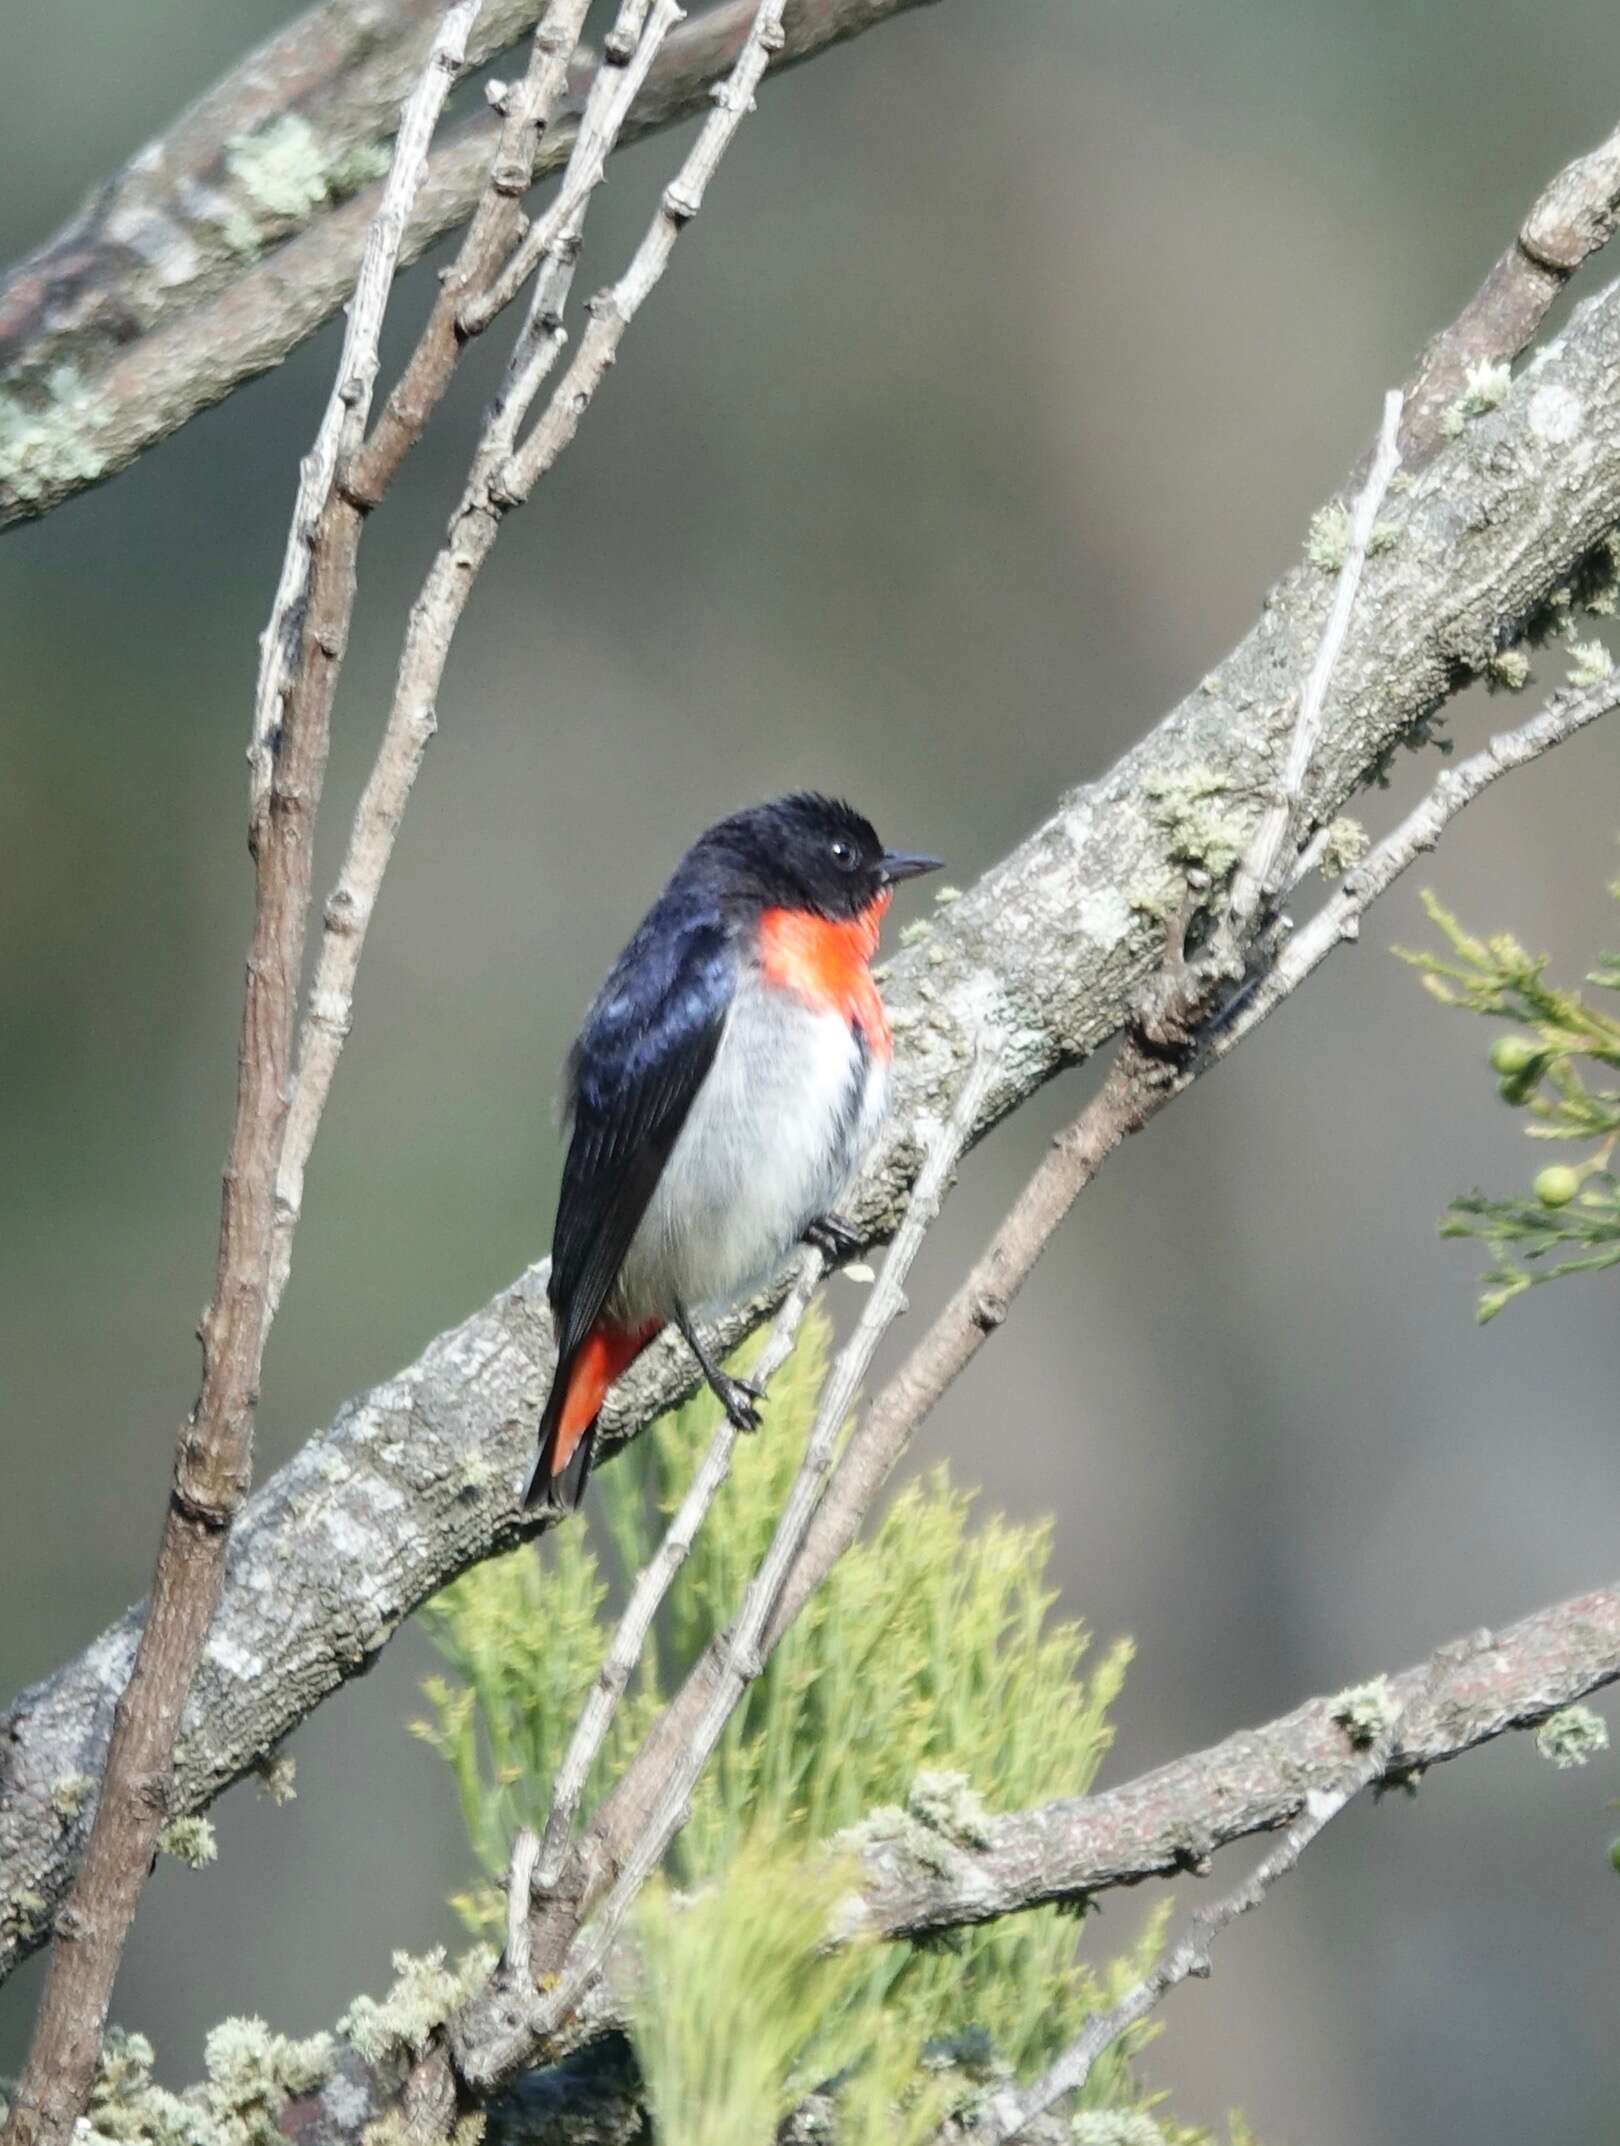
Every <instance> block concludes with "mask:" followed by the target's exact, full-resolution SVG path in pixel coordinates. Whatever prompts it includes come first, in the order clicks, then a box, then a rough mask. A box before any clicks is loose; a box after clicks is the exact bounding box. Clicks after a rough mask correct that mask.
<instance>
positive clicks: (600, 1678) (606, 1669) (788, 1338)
mask: <svg viewBox="0 0 1620 2146" xmlns="http://www.w3.org/2000/svg"><path fill="white" fill-rule="evenodd" d="M826 1267H827V1262H826V1260H825V1259H824V1257H823V1256H822V1254H821V1253H820V1252H818V1251H817V1250H816V1249H815V1248H814V1246H808V1247H806V1249H805V1251H804V1252H803V1254H802V1255H801V1257H800V1262H799V1271H798V1273H797V1275H796V1276H795V1277H794V1281H793V1287H792V1288H791V1289H790V1290H789V1292H788V1294H787V1297H786V1299H785V1300H784V1302H783V1304H782V1308H781V1310H780V1311H779V1312H778V1313H777V1315H776V1321H775V1324H774V1325H773V1326H772V1328H771V1332H770V1338H769V1339H768V1340H767V1342H766V1344H765V1346H764V1348H763V1349H762V1350H761V1351H760V1353H759V1357H758V1360H757V1361H756V1363H755V1365H754V1373H753V1375H754V1378H755V1381H756V1382H757V1383H758V1384H760V1385H762V1386H768V1385H769V1382H770V1380H771V1379H773V1378H774V1377H775V1375H776V1373H777V1372H778V1371H779V1370H780V1369H781V1367H782V1365H783V1364H785V1363H786V1362H787V1359H788V1357H789V1356H790V1355H791V1354H792V1353H793V1344H794V1342H795V1340H796V1339H797V1338H798V1332H799V1328H800V1327H801V1326H802V1325H803V1323H804V1315H805V1313H806V1312H807V1311H808V1310H809V1308H810V1300H811V1298H812V1297H813V1296H814V1295H815V1293H816V1290H817V1288H818V1287H819V1286H820V1283H821V1278H822V1275H823V1274H824V1273H825V1272H826ZM738 1436H739V1433H738V1430H737V1427H736V1425H735V1424H734V1423H733V1422H732V1421H731V1420H730V1418H729V1417H727V1416H724V1415H722V1416H721V1418H720V1422H719V1425H718V1427H717V1429H716V1431H715V1434H714V1437H713V1439H712V1440H711V1441H710V1445H709V1450H708V1452H707V1453H706V1454H705V1455H704V1457H703V1461H702V1463H701V1465H700V1466H699V1468H698V1471H697V1473H696V1474H695V1475H694V1476H693V1478H692V1480H691V1482H690V1483H689V1484H688V1486H687V1491H686V1495H685V1497H684V1498H682V1500H681V1502H680V1506H679V1508H678V1510H677V1511H676V1514H675V1517H674V1518H673V1519H672V1520H671V1522H670V1524H669V1526H668V1527H667V1528H666V1529H665V1531H664V1538H663V1541H662V1542H661V1543H660V1544H659V1545H658V1548H657V1550H656V1551H655V1553H654V1554H653V1556H652V1557H651V1558H650V1559H649V1560H648V1562H647V1564H646V1565H645V1566H644V1567H643V1568H642V1571H641V1573H640V1574H639V1575H638V1577H637V1580H636V1584H635V1586H634V1588H633V1589H632V1590H631V1594H630V1600H629V1601H628V1602H627V1603H626V1604H625V1610H624V1615H623V1616H622V1617H621V1618H620V1620H619V1627H618V1630H617V1631H616V1632H615V1633H614V1635H613V1644H612V1646H611V1647H610V1648H609V1649H608V1651H607V1655H606V1657H605V1658H604V1660H603V1663H602V1666H601V1668H600V1669H599V1670H598V1671H597V1676H596V1682H595V1683H594V1684H593V1685H592V1686H591V1690H590V1695H589V1697H588V1698H587V1699H586V1701H585V1705H584V1707H583V1709H582V1710H581V1713H580V1717H579V1720H578V1721H577V1722H576V1723H575V1725H574V1733H573V1736H572V1738H571V1739H570V1741H569V1745H568V1750H567V1753H566V1755H565V1756H564V1758H563V1762H562V1765H561V1766H560V1767H559V1768H558V1770H557V1779H556V1783H555V1785H554V1786H553V1788H552V1791H551V1810H550V1812H549V1814H548V1815H547V1818H546V1831H545V1838H544V1841H543V1842H542V1845H541V1849H540V1860H539V1867H538V1869H537V1870H535V1869H534V1866H533V1864H532V1863H531V1866H530V1868H531V1870H532V1871H533V1876H534V1890H535V1891H536V1892H539V1893H546V1892H549V1891H550V1890H551V1888H552V1887H554V1886H555V1885H556V1883H557V1879H558V1876H559V1874H560V1872H561V1869H562V1859H563V1855H564V1853H565V1851H566V1849H567V1847H568V1843H569V1839H570V1836H571V1835H572V1833H573V1829H574V1819H575V1817H576V1816H577V1814H578V1811H579V1806H580V1799H581V1798H582V1797H583V1795H584V1793H585V1784H586V1782H587V1781H588V1780H589V1778H590V1772H591V1768H592V1766H593V1765H595V1763H596V1755H597V1753H598V1752H599V1751H600V1750H601V1748H602V1744H603V1740H604V1739H605V1737H606V1736H607V1732H608V1729H609V1727H610V1725H611V1723H612V1720H613V1715H614V1711H615V1709H616V1708H617V1706H618V1704H619V1701H620V1700H621V1699H622V1698H623V1696H624V1693H625V1690H626V1688H627V1687H628V1685H629V1682H630V1678H631V1675H632V1673H633V1672H634V1669H635V1666H636V1663H637V1662H638V1661H639V1660H640V1659H641V1650H642V1648H643V1646H644V1645H645V1644H646V1640H647V1634H648V1633H649V1632H650V1631H651V1630H652V1623H653V1619H654V1618H655V1617H656V1616H657V1614H658V1610H659V1605H660V1604H661V1603H662V1602H663V1599H664V1597H665V1596H666V1595H667V1594H668V1593H669V1590H670V1588H671V1587H672V1586H673V1584H674V1581H675V1575H676V1574H677V1573H678V1572H679V1571H680V1569H681V1567H682V1565H684V1564H685V1562H686V1558H687V1553H688V1552H689V1551H690V1549H691V1547H692V1544H693V1543H694V1541H695V1540H696V1539H697V1532H698V1529H699V1528H700V1527H701V1526H702V1525H703V1522H704V1521H705V1519H706V1518H707V1517H708V1512H709V1508H710V1506H711V1505H713V1503H714V1501H715V1499H716V1497H718V1495H719V1493H720V1488H721V1485H722V1484H723V1483H724V1482H725V1480H726V1477H727V1476H728V1475H729V1474H730V1473H731V1462H732V1456H733V1454H734V1453H735V1451H736V1448H737V1439H738ZM516 1869H517V1865H516V1852H515V1851H514V1861H513V1880H512V1882H513V1885H514V1887H515V1883H516ZM527 1914H528V1888H527V1887H525V1889H524V1915H525V1918H527ZM524 1930H525V1943H527V1920H526V1919H525V1925H524ZM508 1960H509V1962H510V1960H511V1953H510V1948H508ZM514 1973H515V1974H516V1978H517V1980H518V1981H519V1983H520V1984H522V1983H524V1982H525V1980H526V1978H525V1977H524V1976H523V1975H521V1974H517V1971H516V1970H515V1969H514Z"/></svg>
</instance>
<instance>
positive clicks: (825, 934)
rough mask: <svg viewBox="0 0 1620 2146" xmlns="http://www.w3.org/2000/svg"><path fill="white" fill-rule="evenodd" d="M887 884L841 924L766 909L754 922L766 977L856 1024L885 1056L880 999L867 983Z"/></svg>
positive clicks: (887, 1044)
mask: <svg viewBox="0 0 1620 2146" xmlns="http://www.w3.org/2000/svg"><path fill="white" fill-rule="evenodd" d="M890 899H891V897H890V894H889V890H888V888H887V887H885V888H884V890H883V892H882V893H881V894H880V895H879V896H878V897H877V899H876V901H874V902H872V903H870V904H869V905H868V906H867V907H866V908H865V909H863V910H862V911H861V913H860V915H859V916H858V917H850V918H848V919H847V920H846V921H845V922H843V923H841V924H835V923H832V922H830V921H829V919H828V918H826V917H823V916H817V915H816V914H815V912H814V911H813V910H809V909H767V910H766V912H765V914H764V915H763V916H762V917H761V918H760V920H759V958H760V966H761V968H762V969H763V970H764V972H765V976H766V978H767V980H768V981H769V982H771V983H773V984H776V985H779V986H780V987H781V988H782V989H783V990H785V991H792V992H795V993H796V994H797V995H798V996H799V997H800V998H802V999H803V1000H804V1001H805V1003H806V1004H807V1005H810V1006H814V1007H816V1008H817V1009H818V1010H820V1011H824V1012H829V1013H836V1014H841V1015H842V1016H843V1018H844V1019H845V1020H846V1021H848V1022H850V1023H851V1025H854V1024H855V1023H857V1022H858V1023H859V1024H860V1028H861V1032H862V1034H863V1035H864V1036H865V1038H866V1043H867V1048H868V1049H869V1050H872V1051H875V1052H876V1054H877V1055H878V1057H880V1058H888V1057H890V1056H891V1055H892V1053H893V1050H894V1042H893V1039H892V1037H891V1036H890V1034H889V1023H888V1018H887V1016H886V1015H885V1013H884V1011H883V1001H882V999H880V998H879V997H878V988H877V985H876V984H875V983H873V981H872V969H871V961H872V956H873V955H874V954H875V953H876V952H877V943H878V929H879V926H880V925H881V924H882V922H883V912H884V911H885V910H886V909H887V908H888V906H889V902H890Z"/></svg>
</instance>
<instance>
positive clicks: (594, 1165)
mask: <svg viewBox="0 0 1620 2146" xmlns="http://www.w3.org/2000/svg"><path fill="white" fill-rule="evenodd" d="M649 921H651V920H649ZM645 930H646V927H645V926H644V927H643V931H645ZM641 936H642V935H641V934H638V935H637V937H638V939H639V938H640V937H641ZM647 957H648V949H647V948H646V947H645V946H642V947H638V946H637V944H636V941H634V940H633V941H632V942H631V945H630V946H629V947H628V948H626V950H625V954H624V956H622V957H621V960H620V962H619V965H618V966H617V967H616V968H615V970H614V972H613V974H612V975H611V976H610V977H609V978H608V981H607V983H606V984H605V985H604V986H603V989H602V992H601V994H600V996H599V997H598V999H597V1002H596V1004H595V1006H594V1007H593V1008H592V1009H591V1013H590V1016H589V1017H588V1019H587V1021H586V1024H585V1028H584V1031H583V1033H582V1035H581V1037H580V1040H579V1043H578V1045H577V1046H576V1048H575V1052H574V1057H573V1059H572V1061H571V1063H570V1066H569V1091H570V1092H569V1102H570V1108H571V1111H572V1115H573V1138H572V1140H571V1142H570V1145H569V1150H568V1160H567V1162H566V1163H565V1165H564V1167H563V1181H562V1192H561V1196H560V1198H559V1200H558V1206H557V1226H556V1231H555V1233H554V1235H553V1238H552V1247H551V1284H550V1295H551V1304H552V1309H553V1311H554V1313H555V1314H556V1319H557V1345H558V1353H559V1360H560V1361H561V1362H564V1363H566V1362H567V1360H568V1359H569V1358H570V1357H571V1356H572V1354H573V1352H574V1350H575V1349H577V1348H578V1347H579V1345H580V1343H581V1342H582V1341H583V1340H584V1338H585V1336H586V1335H587V1334H588V1333H589V1332H590V1331H591V1329H592V1327H593V1326H594V1325H595V1324H596V1322H597V1320H598V1318H599V1317H600V1316H601V1313H602V1308H603V1306H604V1305H605V1303H606V1302H607V1299H608V1296H609V1295H610V1293H611V1291H612V1288H613V1284H614V1282H615V1280H616V1279H617V1278H618V1273H619V1269H620V1268H621V1267H622V1266H623V1264H624V1258H625V1254H626V1253H627V1252H628V1251H629V1249H630V1242H631V1239H632V1238H633V1237H634V1236H635V1234H636V1230H637V1228H638V1226H639V1225H640V1222H641V1218H642V1216H643V1215H644V1214H645V1213H646V1211H647V1205H648V1202H649V1201H650V1200H651V1198H652V1196H653V1192H654V1190H655V1188H656V1187H657V1184H658V1180H659V1177H660V1176H661V1174H662V1172H663V1168H664V1165H665V1163H666V1162H667V1161H668V1160H669V1154H670V1150H671V1149H672V1148H673V1147H674V1145H675V1142H676V1140H677V1138H678V1137H679V1135H680V1130H681V1127H682V1126H683V1125H684V1124H685V1122H686V1118H687V1113H688V1112H689V1111H690V1109H691V1107H692V1101H693V1098H694V1097H695V1096H696V1094H697V1092H698V1090H699V1089H700V1088H701V1087H702V1085H703V1081H704V1077H705V1075H706V1074H707V1073H708V1071H709V1068H710V1066H711V1065H712V1064H713V1063H714V1056H715V1052H716V1051H717V1050H718V1048H719V1045H720V1036H721V1032H722V1030H723V1029H724V1027H725V1022H726V1014H727V1011H728V1009H729V1006H730V1002H731V977H732V960H731V954H730V949H729V945H728V943H727V940H726V937H725V935H724V932H723V930H722V929H721V927H720V926H719V925H718V924H716V923H708V922H705V923H702V924H697V923H694V924H692V925H690V926H689V927H687V928H685V929H683V930H679V931H668V930H666V931H665V933H664V934H663V935H661V943H660V944H659V946H658V948H657V952H656V957H655V958H653V959H648V958H647Z"/></svg>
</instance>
